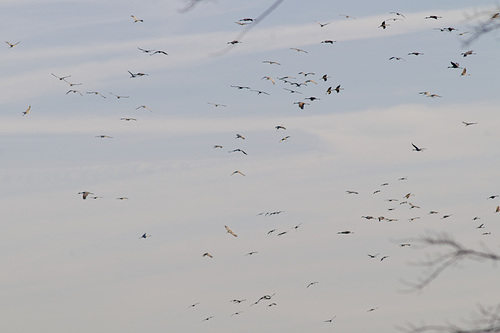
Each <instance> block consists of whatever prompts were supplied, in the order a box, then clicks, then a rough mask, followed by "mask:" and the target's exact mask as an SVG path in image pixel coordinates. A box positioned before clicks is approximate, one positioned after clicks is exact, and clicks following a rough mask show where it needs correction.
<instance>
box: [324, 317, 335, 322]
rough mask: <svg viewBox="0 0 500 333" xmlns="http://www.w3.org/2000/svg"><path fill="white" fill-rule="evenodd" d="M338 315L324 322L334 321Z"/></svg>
mask: <svg viewBox="0 0 500 333" xmlns="http://www.w3.org/2000/svg"><path fill="white" fill-rule="evenodd" d="M336 317H337V316H333V317H332V318H330V319H327V320H325V321H324V322H325V323H331V322H332V321H333V320H334V319H335V318H336Z"/></svg>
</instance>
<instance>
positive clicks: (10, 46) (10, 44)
mask: <svg viewBox="0 0 500 333" xmlns="http://www.w3.org/2000/svg"><path fill="white" fill-rule="evenodd" d="M6 43H7V44H9V48H13V47H14V46H16V45H17V44H19V43H21V41H19V42H17V43H14V44H12V43H9V42H7V41H6Z"/></svg>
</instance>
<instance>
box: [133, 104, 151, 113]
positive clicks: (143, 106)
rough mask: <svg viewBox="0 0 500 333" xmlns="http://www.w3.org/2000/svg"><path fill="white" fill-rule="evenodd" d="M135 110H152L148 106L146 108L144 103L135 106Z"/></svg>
mask: <svg viewBox="0 0 500 333" xmlns="http://www.w3.org/2000/svg"><path fill="white" fill-rule="evenodd" d="M135 109H136V110H139V109H147V110H149V111H150V112H153V111H152V110H151V109H150V108H148V107H147V106H146V105H141V106H138V107H136V108H135Z"/></svg>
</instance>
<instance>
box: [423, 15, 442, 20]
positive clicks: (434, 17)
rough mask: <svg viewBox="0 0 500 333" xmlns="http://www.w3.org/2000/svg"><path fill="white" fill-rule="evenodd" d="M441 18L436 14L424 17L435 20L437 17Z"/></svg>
mask: <svg viewBox="0 0 500 333" xmlns="http://www.w3.org/2000/svg"><path fill="white" fill-rule="evenodd" d="M440 18H442V17H441V16H436V15H429V16H427V17H426V19H434V20H437V19H440Z"/></svg>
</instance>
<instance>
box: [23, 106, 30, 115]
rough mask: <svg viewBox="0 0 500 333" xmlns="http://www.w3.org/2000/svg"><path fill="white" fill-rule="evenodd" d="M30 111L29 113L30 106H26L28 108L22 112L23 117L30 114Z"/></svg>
mask: <svg viewBox="0 0 500 333" xmlns="http://www.w3.org/2000/svg"><path fill="white" fill-rule="evenodd" d="M30 111H31V105H30V106H28V108H27V109H26V110H25V111H23V116H25V115H27V114H28V113H30Z"/></svg>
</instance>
